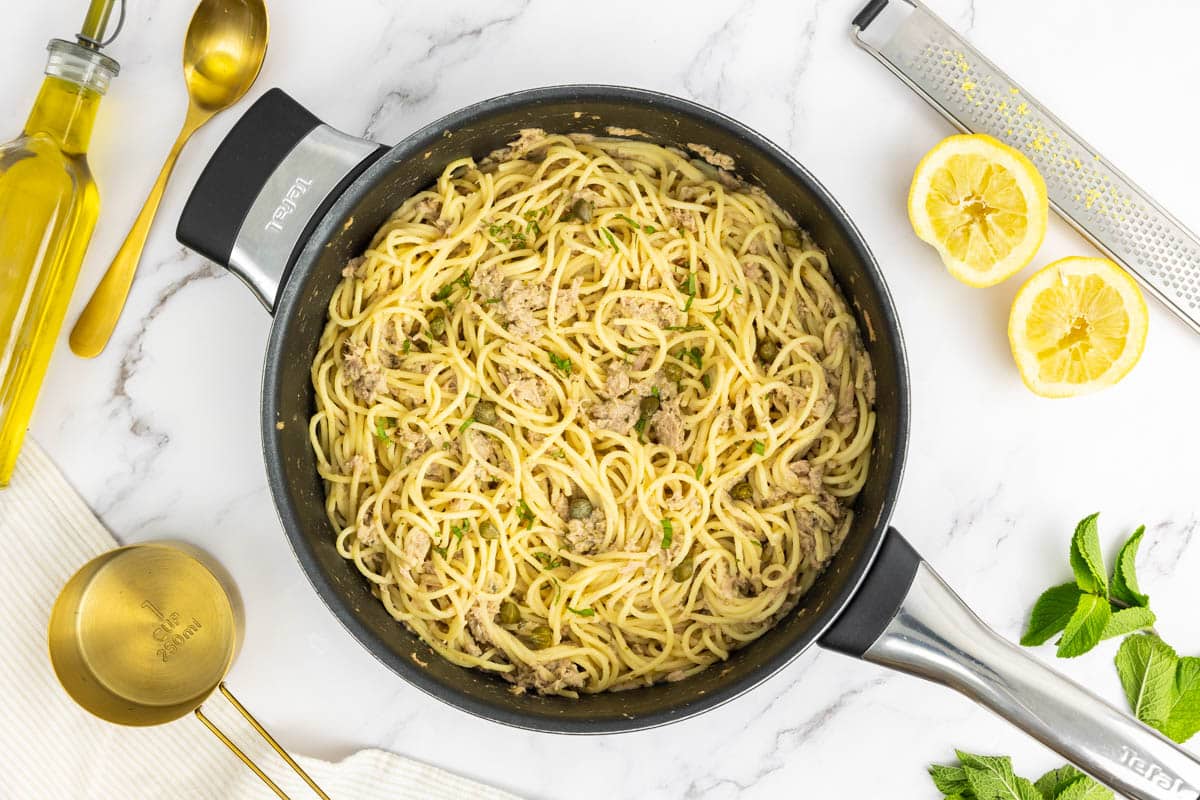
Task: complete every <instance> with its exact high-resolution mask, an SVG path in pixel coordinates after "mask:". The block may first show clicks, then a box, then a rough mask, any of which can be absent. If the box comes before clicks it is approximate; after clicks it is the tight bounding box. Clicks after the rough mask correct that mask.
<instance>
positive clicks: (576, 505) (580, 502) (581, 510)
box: [568, 494, 592, 519]
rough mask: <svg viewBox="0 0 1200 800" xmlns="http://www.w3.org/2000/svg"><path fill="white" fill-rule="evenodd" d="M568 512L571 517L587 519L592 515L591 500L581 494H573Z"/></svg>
mask: <svg viewBox="0 0 1200 800" xmlns="http://www.w3.org/2000/svg"><path fill="white" fill-rule="evenodd" d="M568 514H569V515H570V517H571V519H587V518H588V517H590V516H591V515H592V501H591V500H588V499H587V498H586V497H584V496H583V495H581V494H577V495H575V496H574V497H572V498H571V505H570V508H569V510H568Z"/></svg>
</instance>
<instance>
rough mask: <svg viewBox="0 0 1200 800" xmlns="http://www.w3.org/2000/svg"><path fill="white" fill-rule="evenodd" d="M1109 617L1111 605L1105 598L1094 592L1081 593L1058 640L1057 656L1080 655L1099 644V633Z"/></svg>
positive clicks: (1071, 656) (1069, 656) (1072, 656)
mask: <svg viewBox="0 0 1200 800" xmlns="http://www.w3.org/2000/svg"><path fill="white" fill-rule="evenodd" d="M1111 617H1112V607H1111V606H1109V604H1108V599H1107V598H1105V597H1097V596H1096V595H1094V594H1084V595H1081V596H1080V597H1079V604H1078V605H1077V606H1075V612H1074V613H1073V614H1072V615H1071V619H1070V620H1068V621H1067V627H1066V630H1064V631H1063V635H1062V638H1061V639H1059V640H1058V652H1057V655H1058V657H1059V658H1074V657H1075V656H1081V655H1083V654H1084V653H1086V652H1087V651H1088V650H1091V649H1092V648H1093V647H1095V646H1096V645H1097V644H1099V643H1100V635H1101V634H1102V633H1103V632H1104V628H1105V627H1106V626H1107V625H1108V621H1109V619H1110V618H1111Z"/></svg>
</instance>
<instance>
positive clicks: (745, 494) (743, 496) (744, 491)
mask: <svg viewBox="0 0 1200 800" xmlns="http://www.w3.org/2000/svg"><path fill="white" fill-rule="evenodd" d="M729 494H730V495H731V496H732V497H733V499H734V500H745V501H747V502H749V501H750V500H753V499H754V489H753V488H751V486H750V481H742V482H741V483H739V484H738V485H737V486H734V487H733V488H732V489H730V490H729Z"/></svg>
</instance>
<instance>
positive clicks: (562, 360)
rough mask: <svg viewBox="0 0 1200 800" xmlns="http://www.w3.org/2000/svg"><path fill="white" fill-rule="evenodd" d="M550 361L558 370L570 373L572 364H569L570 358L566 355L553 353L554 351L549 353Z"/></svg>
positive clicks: (567, 374) (565, 373)
mask: <svg viewBox="0 0 1200 800" xmlns="http://www.w3.org/2000/svg"><path fill="white" fill-rule="evenodd" d="M550 363H551V364H553V365H554V367H555V368H556V369H557V370H558V371H559V372H561V373H562V374H563V375H566V376H569V375H570V374H571V369H572V368H573V366H574V365H573V364H571V359H569V358H567V357H566V356H559V355H555V354H554V353H551V354H550Z"/></svg>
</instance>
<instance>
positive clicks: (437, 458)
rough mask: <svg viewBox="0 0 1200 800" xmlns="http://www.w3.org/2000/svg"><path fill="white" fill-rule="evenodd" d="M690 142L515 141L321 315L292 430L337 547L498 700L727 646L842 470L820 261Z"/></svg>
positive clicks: (350, 269)
mask: <svg viewBox="0 0 1200 800" xmlns="http://www.w3.org/2000/svg"><path fill="white" fill-rule="evenodd" d="M695 149H696V152H698V153H702V154H704V155H705V156H706V157H707V158H708V161H702V160H700V159H697V158H695V157H693V156H692V155H691V154H688V153H684V152H682V151H679V150H674V149H668V148H664V147H660V146H658V145H654V144H649V143H644V142H637V141H630V140H627V139H617V138H598V137H592V136H589V135H582V134H572V135H569V136H559V135H553V136H546V135H544V134H543V133H542V132H541V131H525V132H522V136H521V138H520V139H518V140H517V141H515V142H513V143H512V144H511V145H510V146H509V147H508V148H505V149H504V150H503V151H499V152H497V153H495V154H493V155H492V156H489V157H488V158H487V159H484V160H483V161H481V162H480V163H478V164H477V163H475V162H474V161H473V160H471V159H461V160H458V161H455V162H453V163H451V164H448V165H447V166H446V168H445V170H444V172H443V173H442V174H441V176H440V178H439V179H438V181H437V184H436V185H435V186H433V187H431V188H430V189H429V190H427V191H423V192H420V193H418V194H416V195H414V196H413V197H411V198H409V199H408V200H407V201H405V202H404V203H403V204H402V205H401V206H400V207H399V209H398V210H397V211H396V212H395V213H394V214H393V215H392V217H391V218H390V220H389V221H388V222H387V223H386V224H385V225H384V226H383V227H382V228H381V229H380V231H379V232H378V233H377V234H376V236H375V237H374V240H373V241H372V243H371V246H370V248H369V249H368V250H367V251H366V253H365V254H364V255H363V256H362V257H360V258H356V259H353V260H352V261H351V262H350V263H349V264H347V265H346V269H345V272H344V278H343V280H342V282H341V283H340V284H339V286H338V288H337V290H336V291H335V293H334V295H333V298H332V300H331V301H330V304H329V319H328V322H327V325H326V328H325V331H324V334H323V336H322V339H321V343H320V347H319V350H318V353H317V356H316V359H315V361H314V363H313V366H312V382H313V386H314V388H315V391H316V408H317V410H316V413H315V414H314V415H313V417H312V420H311V430H310V435H311V440H312V446H313V448H314V450H315V451H316V455H317V459H318V464H319V469H320V474H321V476H322V478H323V479H324V482H325V486H326V489H327V510H328V514H329V519H330V521H331V522H332V524H333V526H334V527H335V529H336V530H337V531H338V536H337V548H338V551H339V553H341V554H342V555H343V556H344V557H345V558H347V559H350V560H352V561H353V562H354V564H355V566H356V567H357V568H358V570H359V571H360V572H361V573H362V574H363V575H364V576H365V577H366V579H367V580H369V581H370V582H371V585H372V589H373V592H374V593H375V595H376V596H377V597H378V598H379V599H380V601H381V602H382V603H383V604H384V605H385V606H386V608H387V610H388V611H389V612H390V613H391V615H392V616H393V617H395V618H396V619H397V620H400V621H401V622H403V623H404V624H406V625H407V626H408V627H409V628H410V629H412V630H413V631H414V632H415V633H416V634H417V635H418V636H419V637H420V638H421V639H423V640H424V641H425V642H427V643H428V644H429V645H430V646H431V647H432V648H433V649H434V650H435V651H437V652H438V653H439V654H441V655H442V656H444V657H445V658H447V659H449V660H450V661H452V662H454V663H456V664H459V665H462V666H464V667H474V668H478V669H482V670H486V671H489V672H493V673H497V674H499V675H501V676H503V677H504V678H505V679H507V680H509V681H511V682H512V683H513V687H512V689H513V691H516V692H523V691H526V690H533V691H537V692H540V693H543V694H557V695H566V696H577V695H578V693H579V692H598V691H603V690H620V689H628V688H633V687H636V686H643V685H649V684H651V683H654V682H657V681H660V680H679V679H683V678H686V677H687V676H690V675H693V674H695V673H697V672H700V671H701V670H703V669H705V668H706V667H708V666H709V665H711V664H712V663H714V662H717V661H720V660H723V659H726V658H728V657H729V655H730V653H731V652H733V651H734V650H737V649H738V648H740V647H743V646H745V645H746V644H748V643H749V642H751V641H753V640H754V639H755V638H757V637H759V636H761V635H762V634H763V633H764V632H765V631H767V630H768V629H769V628H770V627H771V626H772V625H773V624H774V623H775V622H776V621H778V620H779V619H780V618H781V617H783V616H784V615H786V614H787V613H789V611H791V609H792V608H793V607H794V606H795V604H796V603H797V601H798V599H799V598H800V596H801V595H802V594H803V593H804V592H805V591H806V590H807V589H808V588H809V586H811V584H812V582H813V581H814V580H815V579H816V577H817V575H818V574H819V573H820V571H821V570H822V569H823V567H824V566H825V565H826V564H827V563H828V562H829V560H830V559H831V558H832V557H833V555H834V554H835V553H836V552H837V549H838V547H839V545H840V544H841V542H842V539H843V538H844V537H845V535H846V532H847V530H848V529H849V526H850V524H851V519H852V512H851V511H850V505H851V504H852V502H853V500H854V498H855V496H856V495H857V493H858V492H859V490H860V489H861V487H862V486H863V483H864V482H865V480H866V476H867V468H868V461H869V457H870V443H871V438H872V431H873V427H874V421H875V417H874V412H873V405H874V392H875V388H874V376H873V373H872V370H871V364H870V361H869V359H868V357H867V355H866V352H865V351H864V349H863V346H862V343H861V339H860V336H859V332H858V329H857V325H856V322H855V320H854V317H853V315H852V313H851V312H850V311H849V309H848V308H847V305H846V302H845V301H844V299H843V298H842V296H841V295H840V293H839V292H838V290H837V288H836V287H835V285H834V282H833V278H832V276H831V273H830V270H829V266H828V262H827V259H826V257H825V255H824V254H823V253H822V252H821V251H820V250H818V249H817V248H816V247H815V246H814V245H813V244H812V242H811V240H810V239H809V238H808V236H807V235H806V234H805V233H804V232H802V231H800V230H799V229H797V227H796V224H795V222H794V221H793V220H792V219H791V218H790V217H789V216H788V215H787V214H786V213H784V212H783V211H782V210H781V209H780V208H779V207H778V206H777V205H776V204H775V203H773V202H772V201H771V200H770V198H768V197H767V196H766V195H765V194H764V193H762V192H761V190H758V189H756V188H752V187H749V186H746V185H744V184H741V183H740V182H738V181H737V180H736V179H734V178H733V176H732V175H731V174H730V173H729V172H727V171H725V169H721V168H718V167H717V166H713V164H717V165H718V166H720V167H727V166H729V165H728V164H727V163H725V161H727V157H725V156H720V155H719V154H713V153H712V151H706V149H702V148H699V147H698V146H697V147H696V148H695ZM723 160H725V161H723ZM710 161H711V162H712V163H709V162H710Z"/></svg>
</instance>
